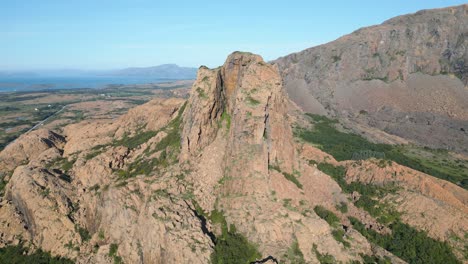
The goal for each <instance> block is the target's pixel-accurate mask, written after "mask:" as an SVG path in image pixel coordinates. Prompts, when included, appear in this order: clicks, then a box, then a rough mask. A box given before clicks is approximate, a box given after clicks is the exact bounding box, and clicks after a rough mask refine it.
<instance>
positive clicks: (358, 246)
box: [0, 52, 467, 263]
mask: <svg viewBox="0 0 468 264" xmlns="http://www.w3.org/2000/svg"><path fill="white" fill-rule="evenodd" d="M306 122H308V121H306V119H305V117H304V115H303V112H302V111H301V110H300V109H299V108H298V107H297V106H296V105H295V104H294V103H292V102H291V101H290V100H289V98H288V96H287V95H286V93H285V91H284V87H283V84H282V80H281V77H280V75H279V72H278V68H277V66H276V65H272V64H269V63H266V62H264V61H263V59H262V58H261V57H260V56H258V55H254V54H251V53H244V52H235V53H233V54H231V55H230V56H229V57H228V58H227V59H226V62H225V63H224V65H223V66H221V67H219V68H216V69H208V68H206V67H201V68H200V69H199V71H198V74H197V80H196V81H195V82H194V84H193V87H192V90H191V92H190V98H189V99H188V100H187V101H184V100H182V99H177V98H169V99H155V100H152V101H150V102H148V103H146V104H144V105H141V106H138V107H135V108H133V109H131V110H130V111H129V112H128V113H127V114H125V115H123V116H121V117H120V118H119V119H117V120H113V121H106V122H101V121H99V120H89V121H83V122H81V123H77V124H73V125H68V126H66V127H65V128H64V129H63V132H61V133H56V132H51V131H46V130H38V131H33V132H30V133H28V134H27V135H24V136H22V137H21V138H19V139H18V140H17V141H15V142H14V143H13V144H11V145H10V146H9V147H7V148H6V149H5V150H4V151H3V152H1V153H0V164H1V165H0V172H2V173H10V171H12V173H11V174H9V175H11V176H9V178H8V180H9V182H8V184H7V186H6V189H5V195H4V197H3V200H2V201H1V202H0V217H1V218H2V221H0V244H1V245H2V246H4V245H10V244H17V243H19V242H27V243H30V244H31V246H32V247H35V248H42V249H44V250H46V251H50V252H52V254H54V255H61V256H66V257H69V258H74V259H75V260H76V261H77V262H78V263H111V262H112V261H113V260H114V259H113V256H109V252H110V250H111V247H113V248H115V245H118V250H117V253H116V256H118V257H120V258H122V259H123V261H124V262H126V263H163V262H169V263H187V262H190V263H211V255H212V254H213V252H215V247H216V243H217V238H220V237H221V236H222V235H223V225H222V223H219V221H218V222H217V221H212V219H211V218H210V213H212V212H218V213H219V212H221V213H222V215H223V216H224V218H225V221H226V225H227V226H229V227H230V226H233V227H235V230H236V232H237V233H238V234H239V235H241V236H243V237H245V241H248V242H249V243H251V244H253V245H255V247H256V248H257V250H258V251H259V254H260V255H261V258H262V259H265V260H267V259H269V260H270V261H273V260H278V261H280V262H281V263H283V262H284V263H297V261H296V260H297V259H296V257H297V258H299V260H302V259H303V260H304V261H305V262H310V263H316V262H318V258H319V257H320V256H319V254H322V255H326V254H329V255H331V256H333V258H334V259H335V260H336V261H341V262H350V261H353V260H358V261H362V258H361V255H373V256H378V257H380V258H383V257H389V258H390V259H391V260H392V262H393V263H404V262H403V261H402V260H401V259H399V258H398V257H396V256H394V255H393V254H391V253H390V252H387V251H386V250H384V249H382V248H380V247H378V246H375V245H373V244H372V243H370V242H369V241H368V240H367V239H366V238H365V237H364V236H362V235H361V234H360V233H359V232H358V231H356V230H354V229H353V228H352V225H351V224H350V221H349V220H348V217H350V216H352V217H355V218H357V219H359V220H360V221H361V222H363V223H364V224H365V225H366V226H367V227H369V228H371V229H373V230H374V231H376V232H380V233H382V234H390V233H391V230H390V228H388V227H386V226H385V225H383V224H382V223H379V221H378V220H377V219H376V218H375V217H373V216H372V215H371V214H370V213H368V212H367V211H365V210H364V209H362V208H361V207H357V206H355V205H354V202H355V201H356V200H357V199H359V195H358V194H355V193H353V194H349V193H345V192H343V190H342V189H341V187H340V186H339V185H338V184H337V182H335V180H333V178H332V177H330V176H329V175H327V174H325V173H323V172H322V171H320V170H319V169H318V168H317V166H315V165H313V164H312V163H310V162H309V161H310V160H316V161H319V162H328V163H330V164H333V165H336V166H338V165H342V166H344V167H345V168H346V169H347V174H346V180H347V181H348V182H351V181H360V182H364V183H366V184H375V185H382V184H387V183H388V182H392V183H391V184H395V185H398V186H400V189H399V190H398V191H397V192H395V193H391V194H388V195H386V196H385V197H384V198H382V200H383V201H385V202H388V203H390V204H391V205H392V206H394V207H395V209H396V210H397V211H398V212H399V213H401V216H402V217H401V218H402V221H405V223H408V224H410V225H412V226H415V227H416V228H418V230H426V231H428V234H429V235H430V236H431V237H434V238H437V239H441V240H447V241H448V239H449V236H450V234H451V233H450V232H455V233H456V234H457V235H460V234H463V232H466V231H467V230H466V228H467V227H466V225H464V224H460V223H463V222H466V203H467V200H466V190H464V189H461V188H458V187H457V186H454V185H451V184H449V183H447V182H445V181H443V180H438V179H434V178H432V177H430V176H428V175H425V174H423V173H417V172H414V171H412V170H409V169H407V168H406V167H403V166H400V165H397V164H393V165H392V166H390V165H389V166H388V167H387V168H381V167H379V166H377V165H376V164H374V163H372V161H366V162H350V161H344V162H338V161H336V160H334V159H333V157H331V156H330V155H329V154H327V153H324V152H323V151H321V150H319V149H317V148H316V147H315V146H312V145H308V144H307V143H305V142H302V141H301V140H299V139H298V138H295V137H294V135H293V127H294V126H295V125H297V124H301V123H306ZM395 172H396V173H397V175H398V177H393V176H392V175H395ZM393 182H394V183H393ZM412 201H418V203H419V205H418V206H417V205H415V203H414V202H412ZM343 204H346V206H347V211H346V212H345V211H341V210H339V209H338V208H339V206H342V205H343ZM442 205H443V206H442ZM316 206H322V207H324V208H326V209H328V210H330V211H332V212H333V213H334V214H336V215H337V219H338V220H337V223H334V224H329V223H327V222H326V221H325V220H324V219H322V218H321V217H319V216H318V215H317V214H316V213H315V212H314V208H315V207H316ZM430 208H437V210H440V211H441V212H444V213H443V214H442V213H435V212H434V210H430ZM423 211H427V213H428V215H429V216H430V218H423V217H420V214H421V212H423ZM448 216H449V217H453V219H455V220H456V221H455V220H453V219H452V220H450V221H449V220H447V219H448ZM429 220H430V221H429ZM431 223H433V224H431ZM337 233H338V234H340V236H341V238H342V239H343V240H344V241H347V242H348V243H349V245H348V244H345V243H343V241H341V239H340V237H339V236H337ZM337 237H338V238H337ZM450 243H452V242H450ZM453 245H454V247H459V248H462V246H460V245H459V244H453ZM70 247H72V248H79V251H77V250H70ZM292 249H294V250H292ZM292 251H295V252H298V251H300V252H301V254H300V255H301V256H299V255H298V256H293V257H291V256H290V254H291V252H292ZM317 252H319V254H318V253H317ZM457 254H458V253H457ZM258 260H260V259H258ZM265 263H267V262H265Z"/></svg>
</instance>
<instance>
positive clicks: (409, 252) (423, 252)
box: [349, 217, 461, 264]
mask: <svg viewBox="0 0 468 264" xmlns="http://www.w3.org/2000/svg"><path fill="white" fill-rule="evenodd" d="M349 220H350V221H351V224H352V225H353V227H354V229H356V230H357V231H359V232H360V233H361V234H362V235H363V236H365V237H366V238H367V239H369V241H371V242H373V243H376V244H377V245H379V246H381V247H383V248H384V249H386V250H388V251H389V252H391V253H393V254H395V255H396V256H398V257H400V258H402V259H403V260H405V261H407V262H409V263H421V264H423V263H461V262H460V261H459V260H458V259H457V258H456V257H455V255H454V254H453V252H452V251H451V249H450V247H449V246H448V244H447V243H446V242H441V241H438V240H435V239H433V238H430V237H429V236H427V233H426V232H423V231H418V230H416V229H415V228H413V227H411V226H409V225H407V224H404V223H402V222H400V221H396V222H395V223H393V224H392V225H390V229H391V230H392V233H391V234H380V233H377V232H376V231H374V230H372V229H366V227H365V226H364V224H363V223H361V222H360V221H359V220H358V219H356V218H354V217H349Z"/></svg>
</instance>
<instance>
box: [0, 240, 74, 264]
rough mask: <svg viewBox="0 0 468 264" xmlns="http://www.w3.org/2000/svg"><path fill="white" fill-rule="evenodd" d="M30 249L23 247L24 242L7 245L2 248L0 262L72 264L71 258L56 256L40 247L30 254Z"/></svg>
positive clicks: (15, 263) (16, 263) (0, 249)
mask: <svg viewBox="0 0 468 264" xmlns="http://www.w3.org/2000/svg"><path fill="white" fill-rule="evenodd" d="M28 253H29V250H28V249H27V248H25V247H23V245H22V244H19V245H16V246H6V247H3V248H0V263H14V264H30V263H47V264H72V263H74V262H73V261H72V260H71V259H67V258H63V257H58V256H55V257H53V256H52V255H51V254H50V253H49V252H45V251H42V250H41V249H38V250H36V251H34V252H32V253H30V254H28Z"/></svg>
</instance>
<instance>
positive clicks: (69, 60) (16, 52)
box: [0, 0, 466, 70]
mask: <svg viewBox="0 0 468 264" xmlns="http://www.w3.org/2000/svg"><path fill="white" fill-rule="evenodd" d="M463 3H466V2H465V1H456V0H453V1H452V0H392V1H390V0H388V1H376V0H361V1H349V0H347V1H345V0H343V1H335V0H325V1H310V0H309V1H294V0H282V1H275V0H269V1H260V0H249V1H245V0H234V1H223V0H216V1H208V0H205V1H175V0H172V1H159V0H148V1H145V0H127V1H124V0H80V1H67V0H56V1H55V0H30V1H23V0H1V4H0V70H28V69H58V68H74V69H79V68H80V69H115V68H122V67H130V66H152V65H159V64H163V63H177V64H179V65H183V66H194V67H198V66H199V65H202V64H204V65H207V66H209V67H214V66H218V65H220V64H222V63H223V62H224V60H225V58H226V56H227V55H228V54H229V53H231V52H232V51H235V50H243V51H252V52H255V53H258V54H260V55H262V56H263V57H264V58H265V59H266V60H271V59H275V58H277V57H279V56H283V55H286V54H289V53H291V52H295V51H300V50H303V49H305V48H308V47H311V46H315V45H318V44H322V43H326V42H329V41H332V40H334V39H336V38H338V37H340V36H341V35H344V34H347V33H350V32H352V31H354V30H356V29H358V28H360V27H363V26H370V25H373V24H379V23H381V22H383V21H385V20H387V19H389V18H391V17H394V16H397V15H402V14H406V13H413V12H416V11H418V10H420V9H428V8H437V7H446V6H451V5H459V4H463Z"/></svg>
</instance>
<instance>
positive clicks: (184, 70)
mask: <svg viewBox="0 0 468 264" xmlns="http://www.w3.org/2000/svg"><path fill="white" fill-rule="evenodd" d="M110 75H118V76H152V77H157V78H161V79H195V78H196V76H197V68H189V67H180V66H178V65H176V64H163V65H159V66H153V67H133V68H126V69H122V70H116V71H112V72H110Z"/></svg>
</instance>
